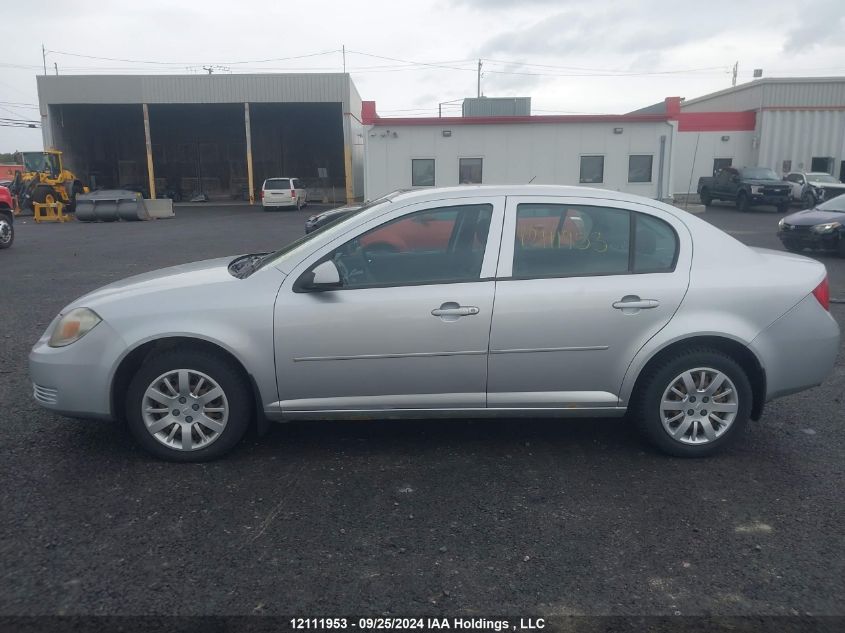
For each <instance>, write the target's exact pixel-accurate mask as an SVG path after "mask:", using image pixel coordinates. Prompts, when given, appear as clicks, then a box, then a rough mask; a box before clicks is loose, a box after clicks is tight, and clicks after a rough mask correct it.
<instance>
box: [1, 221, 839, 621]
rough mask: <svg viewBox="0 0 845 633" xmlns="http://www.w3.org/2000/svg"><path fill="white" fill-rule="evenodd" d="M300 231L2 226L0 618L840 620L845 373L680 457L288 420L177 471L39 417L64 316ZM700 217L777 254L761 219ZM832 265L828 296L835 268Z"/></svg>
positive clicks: (585, 434) (479, 432)
mask: <svg viewBox="0 0 845 633" xmlns="http://www.w3.org/2000/svg"><path fill="white" fill-rule="evenodd" d="M307 215H308V211H304V212H281V213H272V214H265V213H262V212H261V211H260V209H254V208H249V207H245V206H241V207H214V206H211V205H209V206H204V207H191V208H181V209H178V210H177V217H176V218H175V219H172V220H162V221H156V222H146V223H135V224H124V223H120V224H97V225H82V224H79V223H71V224H67V225H43V226H36V225H34V224H32V223H31V221H26V219H22V221H21V222H19V224H18V227H17V229H18V234H17V241H16V243H15V245H14V247H13V248H12V249H11V250H9V251H3V252H0V271H2V292H0V318H2V339H0V404H2V415H0V418H2V424H0V614H56V613H66V614H143V613H152V614H252V613H256V614H286V615H302V616H321V615H322V616H331V615H337V614H344V613H345V614H352V613H355V614H368V615H378V614H382V613H392V614H396V615H410V614H417V615H419V614H435V613H448V614H451V615H456V614H467V615H470V614H482V615H491V614H515V615H520V614H526V613H542V614H655V613H656V614H684V615H690V614H704V613H708V614H805V613H811V614H845V556H843V551H842V544H843V541H842V534H843V525H845V492H844V491H845V485H844V484H845V433H843V422H845V410H843V401H842V399H843V395H845V393H844V392H845V367H844V366H843V363H842V360H840V363H839V364H838V365H837V368H836V371H835V373H834V375H832V376H831V377H830V378H829V379H828V380H827V382H826V383H825V384H824V385H823V386H821V387H820V388H817V389H815V390H812V391H809V392H805V393H803V394H798V395H795V396H791V397H788V398H784V399H782V400H778V401H775V402H773V403H770V405H769V406H768V407H767V409H766V414H765V416H764V418H763V419H762V420H761V421H760V422H757V423H751V424H750V425H749V428H748V432H747V434H746V436H745V438H744V439H743V440H742V441H741V442H740V443H739V445H738V446H737V447H736V448H735V449H733V450H731V451H730V452H727V453H724V454H722V455H720V456H718V457H715V458H712V459H706V460H692V461H690V460H678V459H671V458H667V457H664V456H662V455H660V454H657V453H655V452H654V451H653V450H651V449H650V448H648V447H646V446H644V445H643V444H642V443H641V442H640V440H639V437H638V436H637V434H636V433H635V431H634V430H633V429H632V428H630V426H629V425H628V424H626V423H625V421H623V420H579V421H554V420H536V421H534V420H527V421H526V420H519V421H512V420H501V421H496V422H490V421H486V422H473V421H460V422H458V421H435V422H375V423H361V422H347V423H342V422H335V423H301V424H299V423H297V424H290V425H284V426H281V425H280V426H277V427H275V428H274V429H273V430H271V432H270V433H269V435H267V436H266V437H264V438H261V439H260V440H259V439H256V438H254V437H251V438H249V439H248V440H247V441H245V443H244V444H243V445H242V446H241V447H240V449H239V450H237V451H236V452H235V453H234V454H232V455H231V456H230V457H228V458H226V459H224V460H222V461H218V462H214V463H210V464H202V465H175V464H168V463H162V462H158V461H154V460H153V459H151V458H149V457H148V456H147V455H146V454H144V453H142V452H141V451H140V450H139V449H137V448H136V447H135V446H134V444H133V443H132V441H131V440H130V439H129V437H128V435H127V434H126V433H125V432H124V430H123V429H122V428H121V427H120V426H119V425H117V424H109V423H103V422H94V421H78V420H66V419H62V418H59V417H56V416H54V415H51V414H50V413H47V412H46V411H44V410H42V409H40V408H39V407H37V406H36V405H35V404H34V402H33V401H32V400H31V398H30V394H29V382H28V378H27V373H26V355H27V353H28V350H29V347H30V346H31V344H32V343H33V342H34V341H35V340H36V339H37V338H38V336H39V335H40V334H41V333H42V331H43V329H44V328H45V327H46V325H47V324H48V323H49V321H50V320H51V318H52V317H53V316H54V315H55V313H56V312H57V311H58V310H59V309H60V308H61V307H62V306H63V305H65V304H66V303H67V302H68V301H70V300H72V299H74V298H76V297H77V296H79V295H81V294H82V293H84V292H87V291H89V290H92V289H94V288H96V287H98V286H100V285H103V284H105V283H108V282H110V281H112V280H116V279H119V278H121V277H125V276H127V275H131V274H134V273H139V272H143V271H147V270H150V269H154V268H158V267H161V266H166V265H170V264H176V263H181V262H186V261H191V260H196V259H202V258H208V257H214V256H219V255H223V254H228V253H231V254H236V253H242V252H250V251H260V250H269V249H272V248H274V247H278V246H280V245H282V244H284V243H286V242H288V241H290V240H291V239H293V238H295V237H298V236H299V235H301V234H302V226H303V221H304V218H305V217H306V216H307ZM701 217H703V218H704V219H705V220H708V221H710V222H713V223H714V224H716V225H717V226H720V227H721V228H723V229H725V230H728V231H730V232H731V233H732V234H733V235H735V236H736V237H737V238H738V239H740V240H742V241H744V242H746V243H748V244H751V245H755V246H767V247H772V248H779V247H780V246H779V243H778V241H777V239H776V237H775V235H774V230H775V225H776V223H777V220H778V218H779V217H780V216H779V215H777V214H775V213H766V212H754V213H749V214H739V213H737V212H736V211H735V210H734V209H733V208H730V207H724V208H719V207H712V208H710V209H708V211H707V212H706V213H705V214H704V215H702V216H701ZM714 256H718V254H714ZM824 262H825V263H826V264H827V266H828V269H829V271H830V277H831V282H832V292H831V294H832V295H833V296H834V297H838V298H845V260H838V259H835V258H825V259H824ZM221 300H224V299H221ZM833 312H834V315H835V316H836V318H837V319H839V322H840V323H845V306H843V305H835V306H833Z"/></svg>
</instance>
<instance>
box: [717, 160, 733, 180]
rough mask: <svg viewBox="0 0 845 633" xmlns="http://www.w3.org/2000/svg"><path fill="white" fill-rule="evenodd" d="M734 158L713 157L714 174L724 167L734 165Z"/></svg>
mask: <svg viewBox="0 0 845 633" xmlns="http://www.w3.org/2000/svg"><path fill="white" fill-rule="evenodd" d="M733 162H734V159H733V158H714V159H713V175H714V176H715V175H716V174H718V173H719V172H720V171H722V170H723V169H727V168H728V167H731V166H732V165H733Z"/></svg>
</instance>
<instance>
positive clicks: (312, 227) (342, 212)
mask: <svg viewBox="0 0 845 633" xmlns="http://www.w3.org/2000/svg"><path fill="white" fill-rule="evenodd" d="M360 208H361V205H360V204H353V205H350V206H346V207H337V208H336V209H329V210H328V211H323V212H322V213H318V214H317V215H312V216H311V217H310V218H308V219H307V220H306V221H305V232H306V233H310V232H311V231H316V230H317V229H319V228H320V227H321V226H326V225H327V224H331V223H332V222H337V221H338V220H342V219H343V218H345V217H347V216H349V214H351V213H354V212H355V211H358V210H359V209H360Z"/></svg>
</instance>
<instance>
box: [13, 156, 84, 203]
mask: <svg viewBox="0 0 845 633" xmlns="http://www.w3.org/2000/svg"><path fill="white" fill-rule="evenodd" d="M19 156H20V162H21V164H22V165H23V166H24V171H23V172H22V173H18V174H16V175H15V179H14V180H13V181H12V184H11V185H10V186H9V191H10V192H11V194H12V195H13V196H14V197H15V200H16V201H17V207H18V210H20V209H32V203H34V202H61V203H62V204H64V205H65V209H66V210H67V211H69V212H73V211H74V210H75V208H76V197H77V196H78V195H80V194H85V193H88V187H86V186H85V185H83V184H82V181H80V180H79V179H78V178H77V177H76V175H74V173H73V172H71V171H69V170H67V169H65V168H64V165H63V164H62V153H61V152H60V151H59V150H57V149H48V150H44V151H41V152H20V153H19Z"/></svg>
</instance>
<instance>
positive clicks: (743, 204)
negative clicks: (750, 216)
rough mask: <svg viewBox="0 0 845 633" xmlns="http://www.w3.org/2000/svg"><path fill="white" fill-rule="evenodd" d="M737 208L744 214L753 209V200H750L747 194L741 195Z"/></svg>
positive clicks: (738, 197) (737, 199)
mask: <svg viewBox="0 0 845 633" xmlns="http://www.w3.org/2000/svg"><path fill="white" fill-rule="evenodd" d="M736 208H737V209H738V210H739V211H742V212H743V213H745V212H746V211H748V210H749V209H750V208H751V200H749V199H748V194H747V193H740V194H739V195H738V196H737V197H736Z"/></svg>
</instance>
